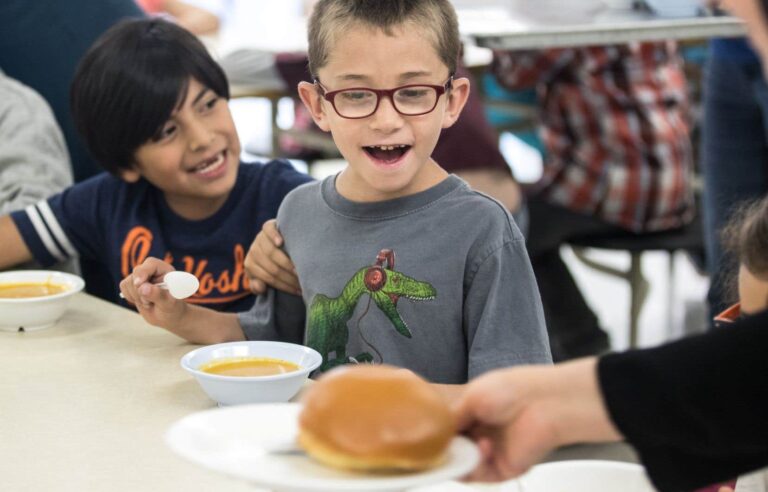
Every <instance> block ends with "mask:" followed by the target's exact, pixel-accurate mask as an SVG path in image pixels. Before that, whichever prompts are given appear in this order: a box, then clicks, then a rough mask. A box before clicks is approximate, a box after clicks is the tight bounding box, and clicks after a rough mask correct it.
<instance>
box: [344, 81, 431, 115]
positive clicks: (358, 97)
mask: <svg viewBox="0 0 768 492" xmlns="http://www.w3.org/2000/svg"><path fill="white" fill-rule="evenodd" d="M378 97H379V96H378V94H376V93H375V92H372V91H369V90H365V89H350V90H343V91H341V92H339V93H337V94H336V97H335V99H334V105H335V107H336V111H337V112H338V113H339V115H341V116H344V117H347V118H360V117H364V116H368V115H370V114H373V112H374V111H375V110H376V105H377V103H378ZM436 101H437V91H436V90H435V89H434V88H433V87H428V86H413V87H404V88H402V89H398V90H397V91H395V93H394V95H393V97H392V103H393V104H394V106H395V109H396V110H397V111H398V112H400V113H402V114H405V115H417V114H422V113H427V112H429V111H431V110H432V108H434V106H435V103H436Z"/></svg>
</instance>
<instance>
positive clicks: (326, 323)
mask: <svg viewBox="0 0 768 492" xmlns="http://www.w3.org/2000/svg"><path fill="white" fill-rule="evenodd" d="M277 220H278V224H279V227H280V232H281V233H282V235H283V237H284V239H285V248H286V251H287V253H288V254H289V255H290V257H291V259H292V260H293V262H294V264H295V265H296V270H297V272H298V275H299V280H300V282H301V288H302V295H303V301H304V303H306V305H307V306H309V309H308V310H307V320H306V328H305V330H304V331H303V332H302V328H303V327H302V326H299V327H298V328H297V326H296V325H297V324H298V325H301V323H302V320H301V316H299V315H297V313H296V311H297V310H301V308H300V307H296V303H291V301H290V300H288V299H286V296H285V295H283V294H279V293H278V294H275V293H274V292H272V293H270V294H269V295H265V296H260V298H259V299H257V301H256V303H255V305H254V307H253V309H252V310H251V311H250V312H248V313H241V315H240V322H241V325H242V327H243V331H244V333H245V335H246V337H247V338H249V339H265V338H288V339H291V338H293V339H294V340H296V339H299V340H300V338H299V337H301V336H302V335H303V339H304V342H305V343H306V344H307V345H309V346H311V347H313V348H315V349H316V350H318V352H320V354H321V355H322V356H323V366H322V367H321V369H322V370H328V369H330V368H332V367H334V366H336V365H339V364H346V363H354V362H375V363H381V362H384V363H387V364H392V365H396V366H402V367H406V368H408V369H411V370H413V371H415V372H416V373H418V374H420V375H422V376H424V377H425V378H427V379H429V380H430V381H432V382H437V383H454V384H456V383H465V382H466V381H467V380H468V379H471V378H473V377H475V376H477V375H479V374H481V373H483V372H485V371H488V370H491V369H495V368H498V367H505V366H512V365H517V364H530V363H545V362H550V361H551V356H550V353H549V343H548V340H547V334H546V330H545V325H544V316H543V314H542V308H541V300H540V298H539V294H538V289H537V286H536V281H535V279H534V276H533V271H532V269H531V265H530V262H529V260H528V255H527V253H526V250H525V244H524V240H523V237H522V235H521V234H520V231H519V230H518V229H517V226H516V225H515V223H514V221H513V219H512V217H511V216H510V215H509V213H508V212H507V211H506V210H505V209H504V207H503V206H502V205H501V204H499V203H498V202H496V201H495V200H493V199H491V198H489V197H488V196H486V195H483V194H481V193H478V192H475V191H473V190H471V189H470V188H469V187H468V186H467V184H466V183H465V182H464V181H462V180H461V179H460V178H458V177H456V176H450V177H448V178H447V179H445V180H443V181H442V182H441V183H439V184H438V185H436V186H434V187H432V188H430V189H428V190H426V191H423V192H421V193H417V194H415V195H411V196H406V197H401V198H397V199H394V200H388V201H384V202H374V203H358V202H352V201H349V200H347V199H345V198H344V197H342V196H341V195H339V193H338V192H337V191H336V188H335V177H330V178H327V179H325V180H324V181H322V182H316V183H309V184H307V185H304V186H301V187H299V188H297V189H295V190H294V191H292V192H291V193H290V194H289V195H288V196H286V198H285V200H284V201H283V204H282V205H281V207H280V211H279V212H278V215H277ZM276 305H277V306H278V309H275V306H276ZM291 324H293V325H294V326H288V325H291Z"/></svg>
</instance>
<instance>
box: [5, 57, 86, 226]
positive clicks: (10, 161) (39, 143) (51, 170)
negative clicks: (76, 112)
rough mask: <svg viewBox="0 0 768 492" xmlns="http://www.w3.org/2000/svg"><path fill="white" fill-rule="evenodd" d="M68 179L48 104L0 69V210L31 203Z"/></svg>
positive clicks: (61, 142)
mask: <svg viewBox="0 0 768 492" xmlns="http://www.w3.org/2000/svg"><path fill="white" fill-rule="evenodd" d="M71 184H72V168H71V166H70V162H69V154H68V153H67V145H66V143H64V136H63V135H62V133H61V128H59V125H58V124H57V123H56V118H54V116H53V112H52V111H51V107H50V106H49V105H48V103H46V102H45V99H43V98H42V96H40V94H38V93H37V92H36V91H35V90H33V89H32V88H30V87H28V86H26V85H24V84H22V83H21V82H19V81H17V80H14V79H12V78H10V77H8V76H6V75H5V74H4V73H3V72H2V71H0V214H2V215H6V214H9V213H11V212H13V211H16V210H23V209H24V208H26V207H28V206H33V205H34V204H35V203H37V202H39V201H40V200H44V199H46V198H48V197H49V196H51V195H54V194H56V193H58V192H60V191H62V190H64V188H66V187H67V186H69V185H71Z"/></svg>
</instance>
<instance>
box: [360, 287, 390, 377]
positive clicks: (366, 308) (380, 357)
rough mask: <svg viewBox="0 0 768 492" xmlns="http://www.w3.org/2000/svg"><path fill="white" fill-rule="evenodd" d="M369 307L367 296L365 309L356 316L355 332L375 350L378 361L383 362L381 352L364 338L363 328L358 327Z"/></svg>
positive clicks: (369, 301)
mask: <svg viewBox="0 0 768 492" xmlns="http://www.w3.org/2000/svg"><path fill="white" fill-rule="evenodd" d="M370 307H371V298H370V297H369V298H368V304H367V305H366V306H365V311H363V314H361V315H360V317H359V318H357V333H358V334H359V335H360V338H362V340H363V342H365V344H366V345H368V346H369V347H370V348H371V350H373V351H374V352H376V355H377V356H378V357H379V362H380V363H383V362H384V357H383V356H382V355H381V352H379V351H378V349H377V348H376V347H375V346H374V345H373V344H372V343H371V342H370V341H368V339H367V338H365V334H364V333H363V329H362V328H361V327H360V322H361V321H362V320H363V318H365V315H366V314H368V309H370Z"/></svg>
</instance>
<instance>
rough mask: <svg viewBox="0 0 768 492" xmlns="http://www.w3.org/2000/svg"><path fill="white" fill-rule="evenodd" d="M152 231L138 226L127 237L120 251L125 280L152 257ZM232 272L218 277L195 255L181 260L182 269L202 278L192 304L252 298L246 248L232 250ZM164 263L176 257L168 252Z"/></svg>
mask: <svg viewBox="0 0 768 492" xmlns="http://www.w3.org/2000/svg"><path fill="white" fill-rule="evenodd" d="M152 239H153V236H152V232H151V231H150V230H149V229H147V228H146V227H142V226H136V227H134V228H132V229H131V230H130V231H129V232H128V234H126V236H125V240H124V241H123V245H122V248H121V250H120V270H121V273H122V275H123V276H124V277H126V276H128V275H130V274H131V273H132V272H133V268H134V267H135V266H137V265H140V264H141V263H143V262H144V260H146V259H147V257H148V256H149V251H150V249H151V247H152ZM232 259H233V264H234V267H233V271H229V270H226V269H225V270H222V271H221V272H219V274H218V276H214V274H213V273H211V272H209V271H207V268H208V260H207V259H202V258H201V259H196V258H194V257H192V256H184V257H182V258H181V260H180V261H181V265H180V266H181V269H182V270H184V271H185V272H189V273H191V274H193V275H194V276H196V277H197V278H198V279H200V288H199V289H198V291H197V293H196V294H195V295H194V296H192V298H190V302H193V303H205V304H216V303H221V302H229V301H232V300H236V299H241V298H243V297H246V296H248V295H250V292H249V285H248V278H247V277H246V276H245V269H244V267H243V263H244V261H245V248H243V246H242V245H241V244H236V245H235V247H234V250H233V258H232ZM163 261H165V262H166V263H168V264H173V262H174V257H173V255H172V254H171V253H170V252H167V253H165V255H164V257H163Z"/></svg>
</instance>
